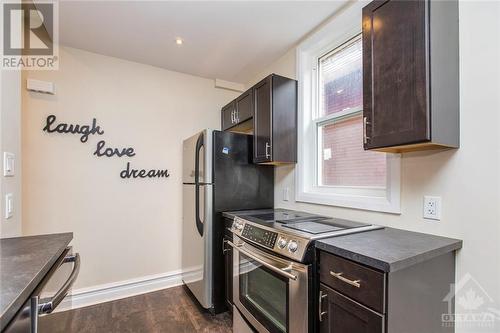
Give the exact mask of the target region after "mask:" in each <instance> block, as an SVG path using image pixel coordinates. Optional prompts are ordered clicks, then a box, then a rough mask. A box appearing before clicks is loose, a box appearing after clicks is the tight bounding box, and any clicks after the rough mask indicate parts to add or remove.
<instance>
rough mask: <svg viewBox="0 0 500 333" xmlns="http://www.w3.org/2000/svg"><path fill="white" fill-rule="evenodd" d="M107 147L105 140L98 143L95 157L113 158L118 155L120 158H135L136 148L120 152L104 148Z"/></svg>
mask: <svg viewBox="0 0 500 333" xmlns="http://www.w3.org/2000/svg"><path fill="white" fill-rule="evenodd" d="M105 145H106V141H104V140H101V141H99V142H98V143H97V148H96V150H95V152H94V155H96V156H97V157H102V156H106V157H113V156H114V155H116V156H118V157H122V156H127V157H133V156H135V152H134V148H132V147H128V148H122V150H120V149H118V148H109V147H108V148H104V146H105Z"/></svg>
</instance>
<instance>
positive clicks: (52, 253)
mask: <svg viewBox="0 0 500 333" xmlns="http://www.w3.org/2000/svg"><path fill="white" fill-rule="evenodd" d="M72 239H73V233H61V234H50V235H39V236H27V237H15V238H4V239H0V265H1V269H0V331H2V330H3V329H4V328H5V327H6V326H7V324H8V323H9V322H10V320H11V319H12V318H13V317H14V315H15V314H16V313H17V312H18V311H19V309H20V308H21V307H22V306H23V304H24V303H25V302H26V300H27V299H28V297H29V296H30V295H31V294H32V293H33V291H34V290H35V288H36V287H37V286H38V284H39V283H40V282H41V281H42V279H43V278H44V276H45V275H46V274H47V273H48V271H49V270H50V268H51V267H52V266H53V265H54V263H55V262H56V261H57V259H58V258H59V257H60V256H61V254H62V253H63V251H64V249H65V248H66V247H67V246H68V244H69V243H70V242H71V240H72Z"/></svg>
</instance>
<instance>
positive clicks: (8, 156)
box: [3, 152, 15, 177]
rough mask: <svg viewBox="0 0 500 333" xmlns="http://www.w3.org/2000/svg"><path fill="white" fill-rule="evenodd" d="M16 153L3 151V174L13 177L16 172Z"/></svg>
mask: <svg viewBox="0 0 500 333" xmlns="http://www.w3.org/2000/svg"><path fill="white" fill-rule="evenodd" d="M14 161H15V155H14V154H12V153H8V152H4V153H3V175H4V176H5V177H12V176H14V174H15V168H14V167H15V166H14Z"/></svg>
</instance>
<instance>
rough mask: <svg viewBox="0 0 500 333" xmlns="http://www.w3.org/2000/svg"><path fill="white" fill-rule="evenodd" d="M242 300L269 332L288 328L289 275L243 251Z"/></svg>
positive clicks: (241, 273)
mask: <svg viewBox="0 0 500 333" xmlns="http://www.w3.org/2000/svg"><path fill="white" fill-rule="evenodd" d="M239 281H240V295H239V297H240V302H241V303H242V304H243V306H244V307H245V308H247V310H249V311H250V312H251V313H252V315H253V316H254V317H255V318H256V319H257V320H258V321H259V322H260V323H261V324H262V325H264V326H265V327H266V328H267V329H268V330H269V332H287V326H288V325H287V323H288V318H287V309H288V279H287V278H284V277H282V276H280V275H278V274H276V273H274V272H273V271H271V270H269V269H267V268H266V267H264V266H262V265H260V264H259V263H257V262H255V261H254V260H252V259H251V258H249V257H247V256H245V255H244V254H243V253H240V276H239Z"/></svg>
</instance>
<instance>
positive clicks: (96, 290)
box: [55, 270, 182, 312]
mask: <svg viewBox="0 0 500 333" xmlns="http://www.w3.org/2000/svg"><path fill="white" fill-rule="evenodd" d="M181 273H182V271H181V270H177V271H172V272H167V273H162V274H155V275H149V276H143V277H140V278H137V279H131V280H125V281H119V282H114V283H108V284H102V285H97V286H92V287H89V288H81V289H75V290H73V291H72V292H71V294H70V295H68V296H66V298H65V299H64V300H63V301H62V302H61V304H59V306H58V307H57V308H56V310H55V312H60V311H66V310H71V309H77V308H81V307H84V306H89V305H94V304H98V303H103V302H109V301H113V300H116V299H120V298H125V297H130V296H135V295H140V294H144V293H149V292H152V291H157V290H161V289H166V288H171V287H175V286H179V285H181V284H182V278H181Z"/></svg>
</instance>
